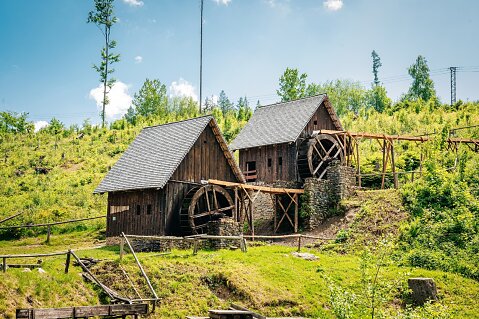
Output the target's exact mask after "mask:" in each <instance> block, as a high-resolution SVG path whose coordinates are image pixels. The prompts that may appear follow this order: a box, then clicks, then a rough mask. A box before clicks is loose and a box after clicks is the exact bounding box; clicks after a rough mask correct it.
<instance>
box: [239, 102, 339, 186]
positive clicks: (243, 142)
mask: <svg viewBox="0 0 479 319" xmlns="http://www.w3.org/2000/svg"><path fill="white" fill-rule="evenodd" d="M320 130H338V131H342V130H343V127H342V125H341V123H340V121H339V118H338V116H337V115H336V112H335V111H334V109H333V107H332V105H331V103H330V101H329V99H328V96H327V95H326V94H321V95H316V96H312V97H307V98H304V99H299V100H294V101H290V102H283V103H276V104H272V105H267V106H263V107H260V108H258V109H256V111H255V112H254V114H253V116H252V117H251V119H250V120H249V122H248V124H246V126H245V127H244V128H243V130H242V131H241V132H240V133H239V134H238V136H237V137H236V138H235V140H234V141H233V142H232V143H231V145H230V148H231V149H232V150H237V151H239V164H240V167H241V170H242V172H243V174H244V176H245V178H246V181H247V182H264V183H268V184H270V183H274V182H277V181H289V182H302V181H303V180H304V179H305V178H307V177H317V178H325V177H326V176H327V170H328V164H329V162H330V161H331V160H333V159H341V156H344V152H343V147H342V145H341V144H340V143H339V141H338V140H337V139H335V138H334V137H332V136H331V135H327V134H320Z"/></svg>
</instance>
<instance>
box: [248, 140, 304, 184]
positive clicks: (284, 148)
mask: <svg viewBox="0 0 479 319" xmlns="http://www.w3.org/2000/svg"><path fill="white" fill-rule="evenodd" d="M239 157H240V167H241V170H242V171H243V172H245V171H246V163H247V162H250V161H256V171H257V176H258V178H257V181H261V182H266V183H272V182H275V181H278V180H281V181H295V180H296V146H295V145H294V144H288V143H285V144H277V145H268V146H263V147H257V148H252V149H248V150H241V151H240V156H239ZM279 157H281V158H282V161H283V163H282V165H279ZM268 159H271V166H268Z"/></svg>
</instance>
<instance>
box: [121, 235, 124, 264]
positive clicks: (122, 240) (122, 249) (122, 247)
mask: <svg viewBox="0 0 479 319" xmlns="http://www.w3.org/2000/svg"><path fill="white" fill-rule="evenodd" d="M124 254H125V239H124V238H123V236H122V237H121V238H120V261H121V260H122V259H123V255H124Z"/></svg>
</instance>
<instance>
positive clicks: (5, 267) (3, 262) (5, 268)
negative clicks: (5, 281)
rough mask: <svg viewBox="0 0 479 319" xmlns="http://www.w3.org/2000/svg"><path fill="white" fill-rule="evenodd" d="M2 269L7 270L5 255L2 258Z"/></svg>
mask: <svg viewBox="0 0 479 319" xmlns="http://www.w3.org/2000/svg"><path fill="white" fill-rule="evenodd" d="M2 271H3V272H6V271H7V257H3V258H2Z"/></svg>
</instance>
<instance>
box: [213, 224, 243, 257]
mask: <svg viewBox="0 0 479 319" xmlns="http://www.w3.org/2000/svg"><path fill="white" fill-rule="evenodd" d="M241 234H242V232H241V227H240V223H238V222H236V221H234V219H233V218H221V219H219V220H215V221H211V222H209V223H208V235H213V236H240V235H241ZM208 246H209V247H210V248H213V249H221V248H228V247H230V246H236V247H240V246H241V240H238V239H209V240H208Z"/></svg>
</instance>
